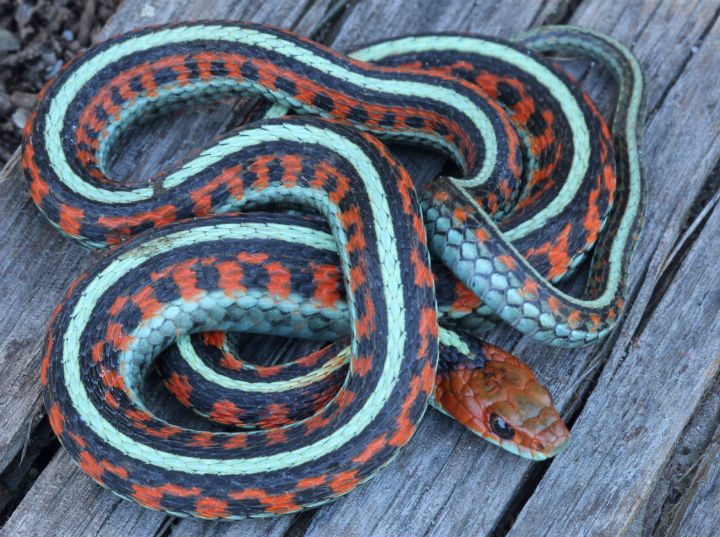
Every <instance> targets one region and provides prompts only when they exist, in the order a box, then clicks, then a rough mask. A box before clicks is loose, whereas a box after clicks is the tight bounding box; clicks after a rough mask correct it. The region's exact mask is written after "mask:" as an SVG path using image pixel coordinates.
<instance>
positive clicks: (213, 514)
mask: <svg viewBox="0 0 720 537" xmlns="http://www.w3.org/2000/svg"><path fill="white" fill-rule="evenodd" d="M227 506H228V502H224V501H222V500H220V499H218V498H210V497H206V498H201V499H199V500H198V501H196V502H195V515H196V516H199V517H200V518H227V517H229V516H230V513H228V511H227Z"/></svg>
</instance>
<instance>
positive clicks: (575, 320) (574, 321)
mask: <svg viewBox="0 0 720 537" xmlns="http://www.w3.org/2000/svg"><path fill="white" fill-rule="evenodd" d="M578 325H580V312H579V311H577V310H574V311H573V312H572V313H571V314H570V315H568V326H570V328H572V329H575V328H577V326H578Z"/></svg>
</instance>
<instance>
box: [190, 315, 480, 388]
mask: <svg viewBox="0 0 720 537" xmlns="http://www.w3.org/2000/svg"><path fill="white" fill-rule="evenodd" d="M439 337H440V343H442V344H443V345H452V346H453V347H455V348H457V349H458V351H459V352H460V353H461V354H463V355H465V356H468V355H469V354H470V348H469V347H468V346H467V344H466V343H465V342H464V341H463V340H462V339H461V338H460V336H458V335H457V334H456V333H455V332H454V331H452V330H447V329H445V328H442V327H440V331H439ZM176 345H177V347H178V350H179V351H180V354H181V356H182V357H183V359H184V360H185V362H187V364H188V366H190V368H191V369H192V370H193V371H195V372H196V373H197V374H198V375H200V376H201V377H203V378H204V379H205V380H207V381H208V382H211V383H213V384H217V385H218V386H222V387H223V388H227V389H230V390H238V391H243V392H255V393H277V392H284V391H289V390H295V389H297V388H303V387H305V386H309V385H310V384H312V383H314V382H317V381H318V380H320V379H323V378H325V377H327V376H329V375H330V374H331V373H333V372H334V371H337V370H338V369H340V368H341V367H343V366H344V365H345V361H346V359H349V356H350V347H345V348H344V349H342V350H341V351H340V352H339V353H338V355H337V356H338V359H337V360H335V359H333V360H328V361H327V362H326V363H325V365H323V367H320V368H318V369H316V370H314V371H312V372H311V373H308V374H307V375H299V376H297V377H295V378H293V379H291V380H284V381H273V382H269V381H257V382H247V381H244V380H237V379H234V378H231V377H228V376H225V375H223V374H221V373H218V372H217V371H215V370H214V369H212V368H210V367H208V366H207V365H206V364H205V362H204V361H203V359H202V358H201V357H200V355H198V353H197V352H196V351H195V347H194V346H193V344H192V342H191V341H190V337H187V336H186V337H182V338H180V339H179V340H178V341H177V342H176ZM238 358H240V359H241V360H242V357H241V356H240V357H238Z"/></svg>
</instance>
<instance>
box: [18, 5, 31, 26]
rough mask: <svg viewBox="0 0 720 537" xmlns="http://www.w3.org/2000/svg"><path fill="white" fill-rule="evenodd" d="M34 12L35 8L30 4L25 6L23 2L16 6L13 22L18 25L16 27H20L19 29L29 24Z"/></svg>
mask: <svg viewBox="0 0 720 537" xmlns="http://www.w3.org/2000/svg"><path fill="white" fill-rule="evenodd" d="M34 11H35V8H34V7H33V6H31V5H30V4H26V3H25V2H23V3H22V4H20V5H18V7H17V9H16V10H15V21H16V22H17V23H18V26H20V27H21V28H22V27H23V26H26V25H27V23H28V22H30V18H31V17H32V14H33V12H34Z"/></svg>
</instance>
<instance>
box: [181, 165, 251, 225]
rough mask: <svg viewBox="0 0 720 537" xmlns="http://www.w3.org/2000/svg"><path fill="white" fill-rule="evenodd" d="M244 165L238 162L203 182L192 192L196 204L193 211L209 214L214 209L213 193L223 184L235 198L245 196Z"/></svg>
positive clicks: (191, 196) (200, 214)
mask: <svg viewBox="0 0 720 537" xmlns="http://www.w3.org/2000/svg"><path fill="white" fill-rule="evenodd" d="M242 171H243V165H242V164H237V165H235V166H231V167H230V168H225V169H224V170H223V171H222V172H221V173H220V174H219V175H217V176H216V177H214V178H212V179H211V180H209V181H208V182H207V183H205V184H203V185H202V186H201V187H200V188H197V189H195V190H192V191H191V192H190V199H191V200H192V201H193V203H194V204H195V206H194V207H193V213H194V214H195V215H196V216H202V215H205V214H208V213H209V212H210V211H211V210H212V194H213V192H215V191H216V190H217V189H218V188H219V187H220V186H221V185H224V186H225V188H226V190H227V191H228V192H229V193H230V194H231V195H232V196H233V197H234V198H235V199H240V198H242V196H243V192H244V190H245V187H244V185H243V181H242Z"/></svg>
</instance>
